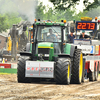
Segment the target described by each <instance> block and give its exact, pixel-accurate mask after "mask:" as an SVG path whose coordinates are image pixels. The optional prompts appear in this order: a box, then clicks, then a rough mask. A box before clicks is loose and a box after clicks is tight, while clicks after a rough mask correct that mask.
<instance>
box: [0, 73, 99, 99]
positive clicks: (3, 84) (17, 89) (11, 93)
mask: <svg viewBox="0 0 100 100" xmlns="http://www.w3.org/2000/svg"><path fill="white" fill-rule="evenodd" d="M0 100H100V75H99V79H98V81H94V82H89V81H88V80H87V81H85V82H84V83H82V84H70V85H58V84H55V83H52V82H40V83H18V82H17V75H16V74H7V75H2V74H0Z"/></svg>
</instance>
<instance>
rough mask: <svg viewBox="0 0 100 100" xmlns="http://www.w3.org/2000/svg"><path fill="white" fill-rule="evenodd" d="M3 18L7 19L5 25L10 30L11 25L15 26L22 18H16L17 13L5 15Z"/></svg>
mask: <svg viewBox="0 0 100 100" xmlns="http://www.w3.org/2000/svg"><path fill="white" fill-rule="evenodd" d="M5 16H6V18H7V20H6V23H7V24H8V25H9V28H11V27H12V25H13V24H17V23H19V22H20V21H21V20H22V18H21V17H19V16H18V13H6V14H5Z"/></svg>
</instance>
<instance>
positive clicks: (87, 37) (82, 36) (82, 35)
mask: <svg viewBox="0 0 100 100" xmlns="http://www.w3.org/2000/svg"><path fill="white" fill-rule="evenodd" d="M79 39H90V36H88V35H85V31H84V30H82V34H81V35H80V37H79Z"/></svg>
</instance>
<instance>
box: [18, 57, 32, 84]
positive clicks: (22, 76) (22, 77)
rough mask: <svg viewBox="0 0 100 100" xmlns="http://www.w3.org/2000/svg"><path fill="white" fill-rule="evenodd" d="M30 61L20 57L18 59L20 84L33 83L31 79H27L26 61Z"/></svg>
mask: <svg viewBox="0 0 100 100" xmlns="http://www.w3.org/2000/svg"><path fill="white" fill-rule="evenodd" d="M26 60H29V58H28V57H20V58H19V59H18V67H17V80H18V82H19V83H29V82H31V79H30V78H26V77H25V61H26Z"/></svg>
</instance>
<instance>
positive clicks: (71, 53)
mask: <svg viewBox="0 0 100 100" xmlns="http://www.w3.org/2000/svg"><path fill="white" fill-rule="evenodd" d="M75 49H77V46H75V45H71V50H70V56H71V57H73V56H74V52H75Z"/></svg>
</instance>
